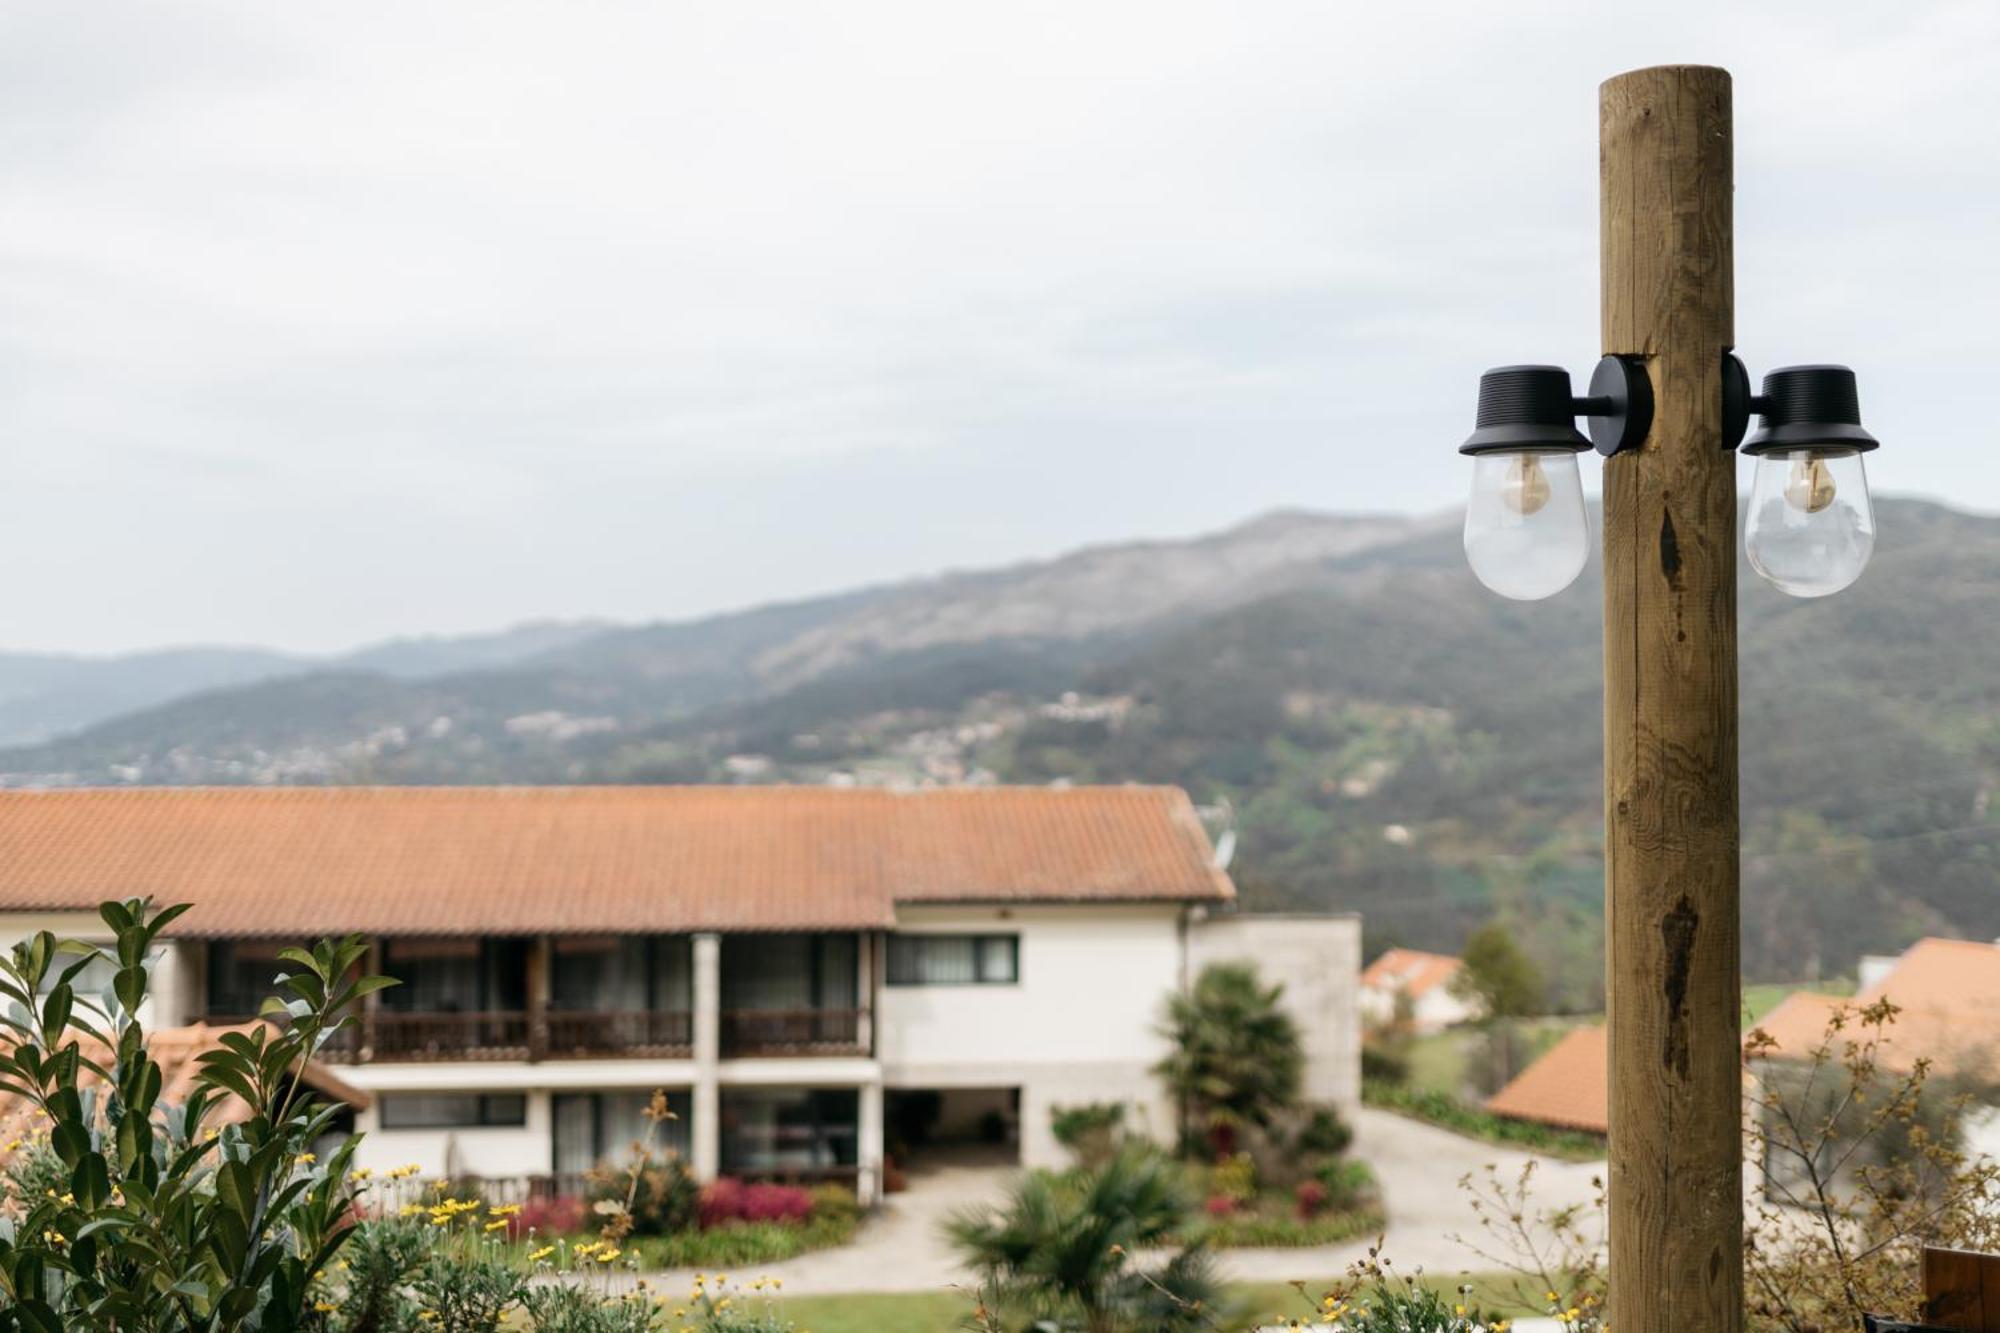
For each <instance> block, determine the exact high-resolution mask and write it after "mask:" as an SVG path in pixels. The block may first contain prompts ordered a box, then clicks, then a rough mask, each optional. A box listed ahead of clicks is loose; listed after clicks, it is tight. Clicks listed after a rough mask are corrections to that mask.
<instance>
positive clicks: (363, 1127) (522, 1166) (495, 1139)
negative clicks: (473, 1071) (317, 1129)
mask: <svg viewBox="0 0 2000 1333" xmlns="http://www.w3.org/2000/svg"><path fill="white" fill-rule="evenodd" d="M527 1102H528V1115H527V1123H526V1124H524V1125H517V1126H508V1127H494V1128H478V1127H474V1128H458V1129H383V1128H382V1127H381V1123H380V1122H381V1112H380V1110H379V1107H380V1103H379V1102H378V1103H377V1104H376V1105H375V1106H371V1107H369V1108H368V1109H367V1110H366V1111H362V1112H361V1113H359V1114H358V1115H357V1116H356V1117H355V1128H356V1129H357V1130H359V1131H360V1132H361V1134H362V1136H363V1137H362V1140H361V1146H360V1147H359V1148H357V1149H356V1150H355V1154H354V1164H355V1165H356V1166H363V1167H367V1168H368V1169H370V1170H372V1171H376V1172H382V1171H389V1170H393V1169H394V1168H396V1167H399V1166H415V1167H417V1168H418V1169H419V1171H420V1172H421V1173H422V1174H423V1175H426V1176H442V1175H444V1174H446V1173H447V1172H453V1173H457V1174H463V1175H475V1176H540V1175H547V1174H548V1172H549V1167H550V1163H551V1156H550V1153H551V1147H550V1123H549V1117H550V1101H549V1094H548V1093H546V1092H530V1093H528V1094H527Z"/></svg>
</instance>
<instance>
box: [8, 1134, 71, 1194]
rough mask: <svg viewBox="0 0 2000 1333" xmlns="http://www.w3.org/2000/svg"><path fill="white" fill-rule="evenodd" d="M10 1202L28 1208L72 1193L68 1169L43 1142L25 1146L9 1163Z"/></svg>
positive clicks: (34, 1142) (36, 1141) (33, 1142)
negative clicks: (37, 1201)
mask: <svg viewBox="0 0 2000 1333" xmlns="http://www.w3.org/2000/svg"><path fill="white" fill-rule="evenodd" d="M5 1184H6V1191H7V1199H8V1201H9V1202H10V1203H13V1204H16V1205H17V1206H19V1207H23V1208H26V1207H28V1206H30V1205H31V1204H32V1203H33V1202H34V1201H35V1200H36V1199H47V1198H51V1197H56V1196H60V1195H63V1194H67V1193H69V1167H67V1166H65V1165H64V1164H63V1159H62V1158H61V1157H60V1156H58V1155H57V1153H56V1150H55V1149H53V1148H51V1147H50V1146H49V1145H48V1144H47V1143H45V1142H43V1141H42V1140H40V1139H36V1140H34V1141H32V1142H28V1143H24V1144H22V1145H21V1147H20V1149H19V1150H18V1151H16V1152H15V1154H14V1155H13V1157H12V1158H10V1159H9V1160H8V1162H7V1170H6V1173H5Z"/></svg>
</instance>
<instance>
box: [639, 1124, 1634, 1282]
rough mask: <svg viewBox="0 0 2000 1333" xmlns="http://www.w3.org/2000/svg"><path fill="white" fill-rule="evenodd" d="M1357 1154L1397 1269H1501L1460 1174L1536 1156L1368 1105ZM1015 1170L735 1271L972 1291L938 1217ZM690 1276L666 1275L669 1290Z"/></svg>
mask: <svg viewBox="0 0 2000 1333" xmlns="http://www.w3.org/2000/svg"><path fill="white" fill-rule="evenodd" d="M1353 1153H1354V1155H1356V1156H1358V1157H1360V1158H1361V1159H1362V1160H1364V1161H1366V1162H1368V1163H1369V1165H1371V1166H1372V1167H1374V1169H1375V1174H1376V1175H1377V1176H1378V1177H1379V1178H1380V1179H1381V1182H1382V1190H1383V1195H1384V1197H1385V1198H1386V1200H1387V1202H1388V1211H1389V1227H1388V1233H1387V1240H1388V1245H1387V1249H1386V1253H1387V1254H1388V1256H1389V1257H1390V1258H1391V1259H1392V1260H1393V1261H1394V1262H1395V1265H1396V1267H1397V1268H1398V1269H1399V1270H1401V1271H1403V1272H1410V1271H1413V1270H1414V1269H1416V1268H1418V1267H1421V1268H1423V1270H1424V1271H1425V1272H1427V1273H1433V1274H1451V1273H1457V1272H1462V1271H1481V1270H1489V1269H1491V1268H1492V1267H1493V1265H1492V1264H1491V1263H1488V1262H1486V1261H1485V1260H1483V1259H1481V1258H1480V1257H1479V1256H1478V1255H1477V1254H1474V1253H1472V1252H1471V1251H1470V1250H1468V1249H1467V1248H1466V1247H1465V1246H1463V1245H1461V1244H1458V1243H1457V1242H1454V1241H1453V1240H1451V1239H1450V1237H1451V1236H1452V1235H1453V1234H1455V1233H1465V1234H1468V1235H1469V1234H1471V1233H1473V1232H1475V1231H1476V1227H1475V1225H1474V1224H1473V1222H1472V1218H1471V1215H1470V1213H1469V1212H1468V1211H1467V1209H1466V1207H1465V1202H1464V1196H1463V1194H1462V1193H1461V1192H1460V1190H1459V1188H1458V1182H1459V1179H1460V1178H1461V1177H1463V1176H1465V1175H1467V1174H1469V1173H1471V1172H1475V1171H1479V1170H1481V1169H1483V1168H1484V1166H1485V1165H1486V1164H1487V1163H1488V1162H1492V1163H1494V1164H1496V1165H1498V1166H1499V1167H1500V1169H1501V1171H1502V1172H1503V1173H1506V1174H1508V1175H1509V1177H1510V1178H1511V1175H1512V1173H1514V1172H1517V1171H1519V1170H1520V1168H1521V1166H1522V1165H1523V1164H1524V1163H1526V1162H1527V1161H1528V1160H1529V1157H1530V1155H1529V1154H1526V1153H1522V1152H1517V1151H1512V1150H1509V1149H1504V1148H1496V1147H1492V1146H1490V1145H1488V1144H1484V1143H1479V1142H1476V1141H1474V1140H1472V1139H1466V1138H1461V1137H1460V1136H1458V1135H1456V1134H1451V1133H1447V1132H1446V1131H1444V1130H1441V1129H1436V1128H1434V1127H1432V1126H1430V1125H1426V1124H1422V1123H1420V1122H1418V1121H1415V1120H1408V1119H1405V1118H1404V1117H1402V1116H1398V1115H1392V1114H1390V1113H1389V1112H1387V1111H1377V1110H1373V1109H1369V1108H1365V1107H1364V1108H1363V1109H1362V1110H1361V1111H1360V1112H1358V1113H1357V1118H1356V1120H1355V1143H1354V1148H1353ZM1602 1169H1603V1164H1602V1163H1596V1162H1584V1163H1571V1162H1556V1161H1544V1162H1543V1163H1542V1165H1541V1166H1540V1167H1539V1168H1538V1169H1537V1173H1536V1180H1537V1187H1536V1191H1535V1196H1536V1198H1537V1199H1538V1200H1539V1201H1540V1202H1541V1203H1542V1204H1543V1205H1544V1206H1558V1205H1562V1204H1569V1203H1583V1202H1587V1201H1588V1200H1589V1199H1591V1198H1592V1197H1594V1193H1595V1190H1594V1187H1593V1186H1592V1184H1591V1178H1592V1177H1593V1176H1595V1175H1597V1174H1599V1173H1600V1172H1601V1171H1602ZM1012 1174H1013V1172H1012V1169H1011V1168H1007V1167H999V1166H987V1165H977V1164H946V1165H940V1166H936V1167H933V1168H931V1169H930V1170H927V1171H922V1172H914V1173H912V1175H911V1177H910V1188H909V1189H907V1190H905V1191H904V1192H903V1193H901V1194H895V1195H891V1196H890V1197H889V1198H888V1199H887V1200H886V1201H885V1202H884V1203H883V1205H882V1206H881V1207H880V1208H878V1209H876V1210H875V1213H874V1214H873V1215H872V1216H870V1217H869V1218H868V1220H867V1221H865V1222H863V1223H862V1225H861V1229H860V1230H859V1232H857V1233H856V1235H855V1239H854V1241H853V1243H852V1244H849V1245H844V1246H841V1247H840V1248H838V1249H833V1250H822V1251H819V1252H818V1253H816V1254H807V1255H801V1256H800V1257H799V1258H797V1259H792V1260H788V1261H786V1262H784V1263H779V1264H768V1265H764V1266H763V1267H761V1268H759V1269H757V1271H755V1272H748V1271H745V1272H741V1273H732V1274H730V1277H731V1278H732V1279H738V1278H740V1279H743V1280H749V1279H752V1278H755V1277H759V1276H764V1275H769V1276H772V1277H778V1278H782V1279H783V1280H784V1284H785V1286H784V1290H785V1291H786V1292H787V1293H788V1294H793V1295H818V1294H821V1293H833V1292H858V1291H939V1290H943V1289H946V1288H949V1287H951V1286H954V1285H958V1286H963V1287H967V1288H971V1287H973V1286H976V1285H977V1282H976V1279H975V1278H974V1277H973V1276H972V1275H971V1274H970V1273H968V1272H966V1271H965V1270H964V1269H962V1268H960V1267H959V1265H958V1262H957V1260H956V1259H955V1258H954V1257H953V1255H952V1253H951V1250H950V1247H949V1246H948V1245H946V1243H945V1241H944V1239H943V1237H942V1236H941V1235H940V1234H939V1233H940V1228H941V1224H942V1223H943V1222H944V1220H945V1219H946V1218H947V1217H949V1216H950V1215H951V1214H952V1213H953V1212H954V1211H955V1210H957V1209H959V1208H965V1207H972V1206H977V1205H980V1204H987V1203H992V1202H994V1201H996V1200H998V1199H999V1198H1000V1197H1001V1196H1002V1194H1003V1193H1004V1191H1005V1189H1006V1184H1007V1181H1008V1180H1009V1178H1010V1177H1011V1176H1012ZM1371 1243H1372V1238H1371V1239H1369V1240H1361V1241H1355V1242H1353V1243H1350V1244H1345V1245H1329V1246H1322V1247H1319V1248H1315V1249H1278V1250H1225V1251H1223V1252H1221V1253H1220V1254H1219V1255H1218V1258H1219V1260H1220V1263H1221V1268H1222V1272H1223V1275H1224V1276H1225V1277H1227V1278H1231V1279H1236V1280H1242V1281H1278V1282H1283V1281H1291V1280H1293V1279H1299V1280H1303V1281H1307V1282H1317V1281H1322V1280H1324V1279H1327V1278H1333V1277H1338V1276H1339V1275H1340V1274H1341V1273H1342V1272H1344V1271H1345V1270H1346V1268H1347V1266H1348V1265H1349V1264H1350V1263H1353V1262H1354V1261H1355V1260H1356V1259H1359V1258H1361V1257H1362V1256H1363V1255H1364V1254H1365V1253H1366V1252H1367V1249H1368V1246H1369V1244H1371ZM690 1276H691V1274H669V1275H667V1277H666V1283H667V1286H668V1289H669V1290H671V1289H673V1287H674V1284H676V1283H678V1282H680V1281H682V1280H684V1279H686V1278H688V1277H690Z"/></svg>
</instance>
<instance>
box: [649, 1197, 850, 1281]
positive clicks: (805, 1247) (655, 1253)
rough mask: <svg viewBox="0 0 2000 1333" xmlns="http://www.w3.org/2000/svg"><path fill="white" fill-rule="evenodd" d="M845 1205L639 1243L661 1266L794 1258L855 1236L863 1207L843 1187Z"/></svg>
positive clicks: (698, 1266)
mask: <svg viewBox="0 0 2000 1333" xmlns="http://www.w3.org/2000/svg"><path fill="white" fill-rule="evenodd" d="M840 1193H842V1194H844V1195H846V1197H847V1200H848V1203H847V1205H846V1206H845V1207H843V1206H841V1205H840V1204H837V1203H836V1204H833V1205H832V1206H831V1207H830V1208H829V1210H828V1211H826V1212H824V1213H822V1212H821V1210H820V1208H819V1207H818V1206H817V1202H816V1203H815V1207H814V1209H813V1215H812V1217H811V1218H809V1219H807V1221H806V1222H805V1223H803V1224H798V1223H791V1222H730V1223H726V1224H725V1225H723V1226H719V1227H709V1228H708V1229H706V1230H693V1231H676V1232H674V1233H672V1234H671V1235H666V1236H653V1237H648V1238H647V1239H646V1240H644V1241H643V1242H642V1243H641V1244H640V1246H639V1248H640V1250H641V1251H642V1252H643V1253H644V1255H645V1256H646V1258H647V1259H648V1260H649V1261H651V1262H652V1263H655V1264H658V1265H660V1266H661V1267H663V1268H696V1269H703V1268H744V1267H749V1266H752V1265H756V1264H772V1263H777V1262H779V1261H780V1260H784V1259H791V1258H795V1257H796V1256H798V1255H801V1254H807V1253H810V1252H811V1251H813V1250H824V1249H828V1248H831V1247H832V1246H835V1245H845V1244H846V1243H847V1242H848V1241H849V1240H851V1239H852V1238H853V1236H854V1228H855V1227H856V1225H858V1223H859V1220H860V1215H861V1210H860V1208H859V1207H858V1206H855V1205H854V1204H853V1196H852V1195H850V1194H847V1193H846V1191H845V1190H842V1191H840Z"/></svg>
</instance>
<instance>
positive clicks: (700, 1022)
mask: <svg viewBox="0 0 2000 1333" xmlns="http://www.w3.org/2000/svg"><path fill="white" fill-rule="evenodd" d="M721 1061H722V937H721V936H720V935H714V934H707V935H697V936H695V937H694V1089H693V1096H692V1097H691V1098H690V1099H689V1100H690V1101H691V1103H692V1105H691V1106H690V1108H689V1109H690V1111H691V1112H692V1114H693V1119H694V1123H693V1124H692V1125H690V1126H688V1136H689V1145H690V1147H691V1149H692V1153H691V1156H692V1157H693V1161H694V1176H695V1179H696V1180H700V1181H704V1182H706V1181H710V1180H714V1179H715V1178H716V1176H717V1175H719V1174H721V1171H722V1087H721V1082H720V1071H719V1069H718V1066H719V1065H720V1064H721Z"/></svg>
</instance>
